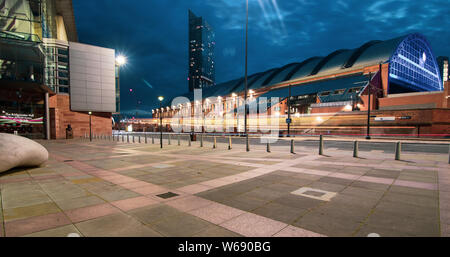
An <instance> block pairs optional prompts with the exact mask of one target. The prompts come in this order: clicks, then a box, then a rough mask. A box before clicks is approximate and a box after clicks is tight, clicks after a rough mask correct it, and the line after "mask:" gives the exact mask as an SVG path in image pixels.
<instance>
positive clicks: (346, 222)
mask: <svg viewBox="0 0 450 257" xmlns="http://www.w3.org/2000/svg"><path fill="white" fill-rule="evenodd" d="M292 225H293V226H296V227H299V228H303V229H307V230H310V231H313V232H316V233H320V234H324V235H327V236H351V235H352V234H353V233H354V232H355V231H356V230H357V229H358V228H359V227H360V225H361V224H360V223H359V222H358V221H354V220H352V219H346V218H345V217H340V216H331V215H324V214H319V215H318V214H316V213H307V214H306V215H304V216H303V217H301V218H300V219H299V220H297V221H296V222H294V223H293V224H292Z"/></svg>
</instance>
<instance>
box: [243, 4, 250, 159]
mask: <svg viewBox="0 0 450 257" xmlns="http://www.w3.org/2000/svg"><path fill="white" fill-rule="evenodd" d="M247 50H248V0H246V3H245V76H244V77H245V92H244V131H245V143H246V147H245V148H246V151H247V152H248V151H250V148H249V145H248V133H247V108H248V107H247V90H248V83H247Z"/></svg>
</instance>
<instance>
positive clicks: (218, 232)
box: [193, 226, 242, 237]
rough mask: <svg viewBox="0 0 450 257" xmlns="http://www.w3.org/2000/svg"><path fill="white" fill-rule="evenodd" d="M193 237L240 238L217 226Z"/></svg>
mask: <svg viewBox="0 0 450 257" xmlns="http://www.w3.org/2000/svg"><path fill="white" fill-rule="evenodd" d="M193 236H194V237H242V236H241V235H239V234H237V233H234V232H232V231H230V230H228V229H225V228H222V227H219V226H210V227H208V228H206V229H204V230H202V231H200V232H199V233H197V234H195V235H193Z"/></svg>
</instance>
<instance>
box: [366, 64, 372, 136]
mask: <svg viewBox="0 0 450 257" xmlns="http://www.w3.org/2000/svg"><path fill="white" fill-rule="evenodd" d="M371 80H372V73H370V72H369V84H368V85H367V87H368V89H367V96H368V98H369V100H368V101H367V104H368V106H367V135H366V139H370V88H371V83H370V81H371Z"/></svg>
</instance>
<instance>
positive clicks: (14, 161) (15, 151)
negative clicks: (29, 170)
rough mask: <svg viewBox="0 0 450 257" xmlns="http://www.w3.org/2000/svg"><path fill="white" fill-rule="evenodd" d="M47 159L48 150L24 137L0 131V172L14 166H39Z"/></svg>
mask: <svg viewBox="0 0 450 257" xmlns="http://www.w3.org/2000/svg"><path fill="white" fill-rule="evenodd" d="M47 160H48V151H47V149H45V148H44V147H43V146H42V145H40V144H39V143H36V142H35V141H33V140H30V139H28V138H26V137H21V136H15V135H12V134H6V133H0V172H3V171H7V170H10V169H12V168H15V167H33V166H39V165H41V164H43V163H44V162H46V161H47Z"/></svg>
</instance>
